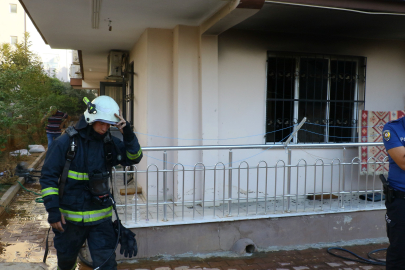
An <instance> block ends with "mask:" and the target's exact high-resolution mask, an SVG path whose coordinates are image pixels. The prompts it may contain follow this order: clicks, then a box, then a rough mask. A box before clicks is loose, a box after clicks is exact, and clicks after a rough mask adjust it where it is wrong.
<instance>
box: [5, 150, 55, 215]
mask: <svg viewBox="0 0 405 270" xmlns="http://www.w3.org/2000/svg"><path fill="white" fill-rule="evenodd" d="M46 152H47V151H45V152H43V153H41V155H39V156H38V157H37V158H36V159H35V160H34V162H33V163H32V164H31V165H30V166H29V167H28V169H30V168H36V167H37V166H38V165H39V163H41V162H42V161H43V160H44V158H45V156H46ZM17 181H18V182H20V183H21V184H22V185H24V183H25V180H24V177H19V178H18V180H17ZM20 188H21V186H20V185H19V184H18V183H15V184H14V185H12V186H11V187H10V188H9V189H8V190H7V191H6V193H4V195H3V196H2V197H1V199H0V215H1V214H3V212H4V211H5V209H6V207H7V206H8V205H9V204H10V203H11V201H12V200H13V198H14V196H15V195H16V194H17V192H18V191H19V190H20Z"/></svg>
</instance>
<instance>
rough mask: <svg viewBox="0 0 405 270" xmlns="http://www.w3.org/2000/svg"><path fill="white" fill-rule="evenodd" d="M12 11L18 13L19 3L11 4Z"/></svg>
mask: <svg viewBox="0 0 405 270" xmlns="http://www.w3.org/2000/svg"><path fill="white" fill-rule="evenodd" d="M10 13H17V5H16V4H10Z"/></svg>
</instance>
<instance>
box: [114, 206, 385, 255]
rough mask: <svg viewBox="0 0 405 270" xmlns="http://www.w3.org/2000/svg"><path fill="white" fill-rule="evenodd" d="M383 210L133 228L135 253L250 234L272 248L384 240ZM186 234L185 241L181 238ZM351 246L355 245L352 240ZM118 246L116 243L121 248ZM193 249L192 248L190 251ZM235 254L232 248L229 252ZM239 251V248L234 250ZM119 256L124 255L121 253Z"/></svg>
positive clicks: (220, 246) (200, 247) (211, 249)
mask: <svg viewBox="0 0 405 270" xmlns="http://www.w3.org/2000/svg"><path fill="white" fill-rule="evenodd" d="M384 215H385V210H370V211H359V212H350V213H334V214H324V215H312V216H291V217H281V218H263V219H251V220H240V221H229V222H218V223H205V224H204V223H199V224H186V225H177V226H165V227H145V228H131V231H133V232H134V233H136V240H137V242H138V250H139V253H138V255H137V257H136V258H148V257H155V256H165V255H167V256H181V255H187V256H189V257H192V256H193V255H197V254H198V255H199V256H202V255H201V254H210V253H217V254H218V253H223V252H230V251H231V250H232V246H233V245H234V243H235V242H236V241H238V240H239V239H245V238H248V239H250V240H251V241H252V242H253V243H254V245H255V247H257V250H258V251H274V250H288V249H292V248H294V249H296V248H297V247H300V249H307V248H310V247H312V248H314V247H322V246H323V247H325V246H336V245H337V244H346V245H348V244H350V243H356V244H364V243H368V242H369V241H379V242H381V241H383V242H386V241H387V240H388V239H387V237H386V231H385V227H386V224H385V218H384ZM179 239H186V241H179ZM350 245H351V244H350ZM119 249H120V248H119V247H118V249H117V250H119ZM190 252H191V253H190ZM231 253H233V252H231ZM233 254H235V253H233ZM117 259H118V260H125V259H127V258H124V257H123V256H122V255H120V254H119V252H117Z"/></svg>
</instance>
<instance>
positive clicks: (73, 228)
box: [52, 219, 117, 270]
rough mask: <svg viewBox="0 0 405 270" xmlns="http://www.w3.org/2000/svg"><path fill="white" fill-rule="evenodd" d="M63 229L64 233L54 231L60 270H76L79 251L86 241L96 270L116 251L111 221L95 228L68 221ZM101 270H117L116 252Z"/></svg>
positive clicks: (115, 240)
mask: <svg viewBox="0 0 405 270" xmlns="http://www.w3.org/2000/svg"><path fill="white" fill-rule="evenodd" d="M62 227H63V229H64V230H65V231H64V232H59V231H57V230H55V229H52V230H53V232H54V233H55V237H54V246H55V249H56V254H57V257H58V270H73V269H75V268H76V261H77V256H78V254H79V250H80V248H81V247H82V246H83V244H84V242H85V241H86V239H87V243H88V245H89V249H90V254H91V258H92V260H93V267H94V268H95V267H98V266H100V265H101V264H102V263H103V262H104V261H105V260H107V258H108V257H109V256H110V255H111V253H112V252H113V251H114V248H115V244H116V242H117V236H116V234H115V231H114V228H113V223H112V221H111V219H108V220H106V221H105V222H102V223H100V224H97V225H93V226H78V225H75V224H73V223H70V222H69V221H66V224H62ZM100 269H108V270H110V269H113V270H114V269H117V262H116V261H115V252H114V253H113V255H112V256H111V257H110V259H109V260H108V262H106V263H105V264H104V265H103V267H101V268H100Z"/></svg>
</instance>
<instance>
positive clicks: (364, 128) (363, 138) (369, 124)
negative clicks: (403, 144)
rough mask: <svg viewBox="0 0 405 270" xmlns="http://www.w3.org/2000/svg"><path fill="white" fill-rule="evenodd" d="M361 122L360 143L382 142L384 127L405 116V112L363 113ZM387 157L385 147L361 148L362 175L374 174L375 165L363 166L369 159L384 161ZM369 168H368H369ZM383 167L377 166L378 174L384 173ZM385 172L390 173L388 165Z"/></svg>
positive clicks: (371, 161)
mask: <svg viewBox="0 0 405 270" xmlns="http://www.w3.org/2000/svg"><path fill="white" fill-rule="evenodd" d="M360 115H361V121H360V125H361V127H360V130H361V135H360V142H382V131H383V128H384V125H385V124H386V123H388V122H389V121H392V120H396V119H398V118H401V117H403V116H405V111H390V112H381V111H361V112H360ZM386 156H387V152H386V151H385V147H384V146H369V147H366V146H362V147H360V157H361V163H362V165H361V174H363V175H364V174H367V173H368V174H373V173H374V165H373V164H369V165H367V164H363V163H367V160H368V159H369V158H375V160H376V161H377V162H378V161H381V162H382V161H383V160H384V158H385V157H386ZM369 162H370V163H373V162H374V160H373V159H370V160H369ZM367 167H368V168H367ZM383 169H384V168H383V166H382V165H381V164H377V166H376V172H375V173H376V174H382V173H383V171H384V170H383ZM385 171H388V163H387V164H386V165H385Z"/></svg>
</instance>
